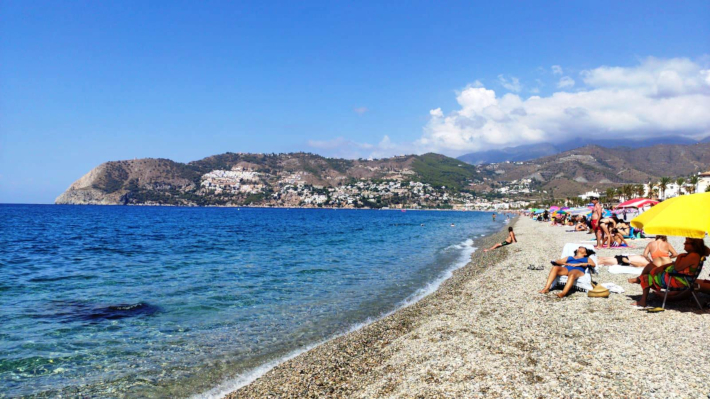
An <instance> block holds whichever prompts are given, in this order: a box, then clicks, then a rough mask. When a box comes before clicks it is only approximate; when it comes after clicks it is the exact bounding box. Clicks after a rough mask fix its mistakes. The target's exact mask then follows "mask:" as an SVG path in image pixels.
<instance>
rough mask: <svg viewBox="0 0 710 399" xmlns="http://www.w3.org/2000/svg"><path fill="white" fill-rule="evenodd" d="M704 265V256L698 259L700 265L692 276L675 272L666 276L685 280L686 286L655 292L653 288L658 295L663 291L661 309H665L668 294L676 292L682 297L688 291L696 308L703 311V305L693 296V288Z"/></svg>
mask: <svg viewBox="0 0 710 399" xmlns="http://www.w3.org/2000/svg"><path fill="white" fill-rule="evenodd" d="M704 264H705V256H703V257H701V258H700V263H699V264H698V269H697V270H696V271H695V274H693V275H688V274H682V273H677V272H672V273H668V275H670V276H673V277H678V278H682V279H683V280H685V282H686V283H688V285H687V286H686V287H683V288H662V289H661V290H656V289H655V288H654V291H657V292H659V293H660V291H665V294H664V295H663V305H661V309H665V308H666V299H667V298H668V293H669V292H671V291H676V292H680V294H679V295H682V294H683V293H684V292H686V291H689V292H690V293H691V294H692V295H693V299H695V303H697V304H698V307H699V308H700V310H703V305H701V304H700V301H699V300H698V297H697V295H695V289H694V287H693V286H694V285H695V280H697V279H698V277H699V276H700V272H702V271H703V265H704Z"/></svg>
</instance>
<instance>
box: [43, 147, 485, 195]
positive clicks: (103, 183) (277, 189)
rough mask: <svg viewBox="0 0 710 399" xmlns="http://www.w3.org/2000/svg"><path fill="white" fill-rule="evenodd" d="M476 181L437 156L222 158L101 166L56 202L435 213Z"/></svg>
mask: <svg viewBox="0 0 710 399" xmlns="http://www.w3.org/2000/svg"><path fill="white" fill-rule="evenodd" d="M480 178H481V177H480V172H479V171H478V170H477V168H476V167H475V166H472V165H468V164H466V163H464V162H461V161H459V160H456V159H454V158H449V157H446V156H443V155H438V154H424V155H419V156H417V155H409V156H400V157H392V158H386V159H379V160H367V161H366V160H347V159H336V158H325V157H322V156H319V155H315V154H309V153H291V154H245V153H225V154H220V155H214V156H211V157H207V158H204V159H201V160H199V161H194V162H190V163H187V164H182V163H178V162H173V161H171V160H167V159H140V160H133V161H115V162H106V163H104V164H101V165H99V166H97V167H96V168H95V169H93V170H92V171H90V172H89V173H88V174H86V175H85V176H83V177H82V178H80V179H79V180H77V181H76V182H75V183H74V184H72V185H71V186H70V187H69V188H68V189H67V190H66V191H65V192H64V193H62V194H61V195H60V196H59V197H58V198H57V199H56V201H55V203H57V204H170V205H198V206H202V205H228V206H239V205H267V206H304V205H310V206H351V207H360V206H367V207H383V206H389V205H399V204H403V203H413V202H414V197H417V198H416V204H419V205H420V206H433V207H440V206H445V205H447V203H448V202H447V201H448V200H449V198H450V195H453V194H456V193H460V192H461V191H464V192H465V191H466V190H467V187H468V185H469V184H470V183H471V182H472V181H474V180H480ZM420 186H421V187H420ZM415 194H418V195H415ZM420 197H421V198H420Z"/></svg>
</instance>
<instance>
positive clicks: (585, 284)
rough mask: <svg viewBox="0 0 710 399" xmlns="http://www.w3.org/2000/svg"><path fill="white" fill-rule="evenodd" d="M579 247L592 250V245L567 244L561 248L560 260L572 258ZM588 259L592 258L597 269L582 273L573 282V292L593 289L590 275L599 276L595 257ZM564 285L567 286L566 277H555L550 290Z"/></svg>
mask: <svg viewBox="0 0 710 399" xmlns="http://www.w3.org/2000/svg"><path fill="white" fill-rule="evenodd" d="M579 247H585V248H587V249H591V250H594V245H592V244H574V243H567V244H565V246H564V248H562V254H561V255H560V258H566V257H568V256H574V251H576V250H577V248H579ZM590 258H592V260H593V261H594V263H595V264H596V265H597V267H594V268H591V267H588V268H587V270H586V271H585V272H584V276H582V277H580V278H578V279H577V281H575V282H574V287H573V290H575V291H582V292H589V291H591V290H592V289H593V288H594V287H592V274H599V262H598V261H597V255H592V256H590ZM565 284H567V276H557V278H555V281H553V282H552V289H555V288H556V287H558V286H559V287H560V288H562V287H564V286H565Z"/></svg>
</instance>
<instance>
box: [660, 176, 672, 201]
mask: <svg viewBox="0 0 710 399" xmlns="http://www.w3.org/2000/svg"><path fill="white" fill-rule="evenodd" d="M670 182H671V178H670V177H661V181H660V182H659V183H658V188H659V189H660V190H661V197H663V199H666V189H667V188H668V183H670Z"/></svg>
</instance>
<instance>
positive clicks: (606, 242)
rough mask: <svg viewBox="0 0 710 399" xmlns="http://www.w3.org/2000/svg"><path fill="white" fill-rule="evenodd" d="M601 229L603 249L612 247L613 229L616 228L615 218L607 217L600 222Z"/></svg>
mask: <svg viewBox="0 0 710 399" xmlns="http://www.w3.org/2000/svg"><path fill="white" fill-rule="evenodd" d="M599 228H600V229H601V231H602V237H603V238H602V247H603V248H609V247H611V229H615V228H616V220H615V217H606V218H602V219H600V220H599Z"/></svg>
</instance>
